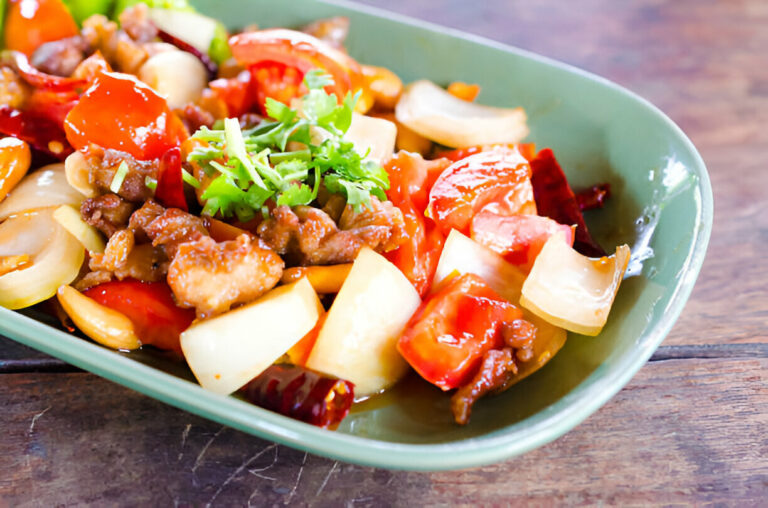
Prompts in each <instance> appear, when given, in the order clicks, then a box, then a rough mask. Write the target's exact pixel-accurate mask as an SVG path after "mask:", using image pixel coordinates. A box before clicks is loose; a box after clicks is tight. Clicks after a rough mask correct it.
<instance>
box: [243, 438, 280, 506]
mask: <svg viewBox="0 0 768 508" xmlns="http://www.w3.org/2000/svg"><path fill="white" fill-rule="evenodd" d="M278 450H280V447H279V446H275V456H274V457H272V462H271V463H270V464H269V465H267V466H264V467H262V468H259V469H249V470H248V472H249V473H251V474H252V475H253V476H257V477H259V478H262V479H264V480H269V481H272V482H273V481H275V480H276V478H273V477H271V476H265V475H263V474H260V473H263V472H264V471H267V470H268V469H272V467H274V465H275V464H277V453H278ZM257 490H258V489H257ZM251 497H253V495H251Z"/></svg>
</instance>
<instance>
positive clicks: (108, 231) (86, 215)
mask: <svg viewBox="0 0 768 508" xmlns="http://www.w3.org/2000/svg"><path fill="white" fill-rule="evenodd" d="M135 208H136V207H135V205H133V204H132V203H129V202H128V201H126V200H124V199H123V198H121V197H120V196H118V195H117V194H112V193H109V194H102V195H101V196H97V197H95V198H88V199H86V200H85V201H83V204H82V205H81V206H80V215H82V217H83V220H84V221H85V222H87V223H88V224H90V225H91V226H93V227H95V228H96V229H98V230H99V231H101V232H102V233H104V234H105V235H106V236H107V237H108V238H109V237H111V236H112V235H113V234H115V232H117V231H118V230H120V229H124V228H125V227H127V226H128V220H129V219H130V218H131V214H132V213H133V210H134V209H135Z"/></svg>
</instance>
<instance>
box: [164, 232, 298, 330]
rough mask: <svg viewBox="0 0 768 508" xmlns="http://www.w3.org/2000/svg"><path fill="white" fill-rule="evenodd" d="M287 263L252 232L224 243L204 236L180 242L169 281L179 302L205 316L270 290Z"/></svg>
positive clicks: (170, 269) (253, 298) (170, 268)
mask: <svg viewBox="0 0 768 508" xmlns="http://www.w3.org/2000/svg"><path fill="white" fill-rule="evenodd" d="M283 266H284V264H283V260H282V259H281V258H280V256H278V255H277V254H275V253H274V252H273V251H271V250H269V249H267V248H265V247H264V246H263V244H261V242H260V241H259V240H258V239H254V238H252V237H250V236H248V235H240V236H239V237H237V239H235V240H231V241H227V242H220V243H216V241H215V240H213V239H212V238H211V237H208V236H204V237H201V238H199V239H197V240H196V241H193V242H187V243H182V244H181V245H179V246H178V249H177V251H176V255H175V256H174V258H173V261H171V265H170V267H169V269H168V284H169V285H170V286H171V289H172V290H173V294H174V295H175V296H176V303H177V304H178V305H179V306H181V307H194V308H195V310H196V311H197V315H198V317H201V318H202V317H208V316H212V315H214V314H219V313H222V312H226V311H227V310H229V309H230V308H231V307H232V306H233V305H236V304H238V303H246V302H250V301H252V300H255V299H256V298H258V297H259V296H261V295H262V294H264V293H266V292H267V291H269V290H270V289H272V288H273V287H274V286H275V285H276V284H277V283H278V282H279V280H280V276H281V275H282V273H283Z"/></svg>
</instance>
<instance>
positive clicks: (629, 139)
mask: <svg viewBox="0 0 768 508" xmlns="http://www.w3.org/2000/svg"><path fill="white" fill-rule="evenodd" d="M194 3H195V4H197V5H198V7H199V8H200V9H201V10H202V12H207V13H210V14H211V15H213V16H214V17H216V18H219V19H221V20H223V21H224V22H225V23H226V24H228V25H229V26H231V27H237V26H242V25H244V24H247V23H258V24H259V25H260V26H262V27H268V26H299V25H302V24H304V23H307V22H309V21H312V20H314V19H317V18H321V17H326V16H331V15H344V16H349V18H350V19H351V22H352V23H351V32H350V37H349V39H348V47H349V50H350V53H351V54H352V55H353V56H354V57H355V58H357V59H358V60H359V61H361V62H363V63H369V64H376V65H384V66H387V67H390V68H392V69H393V70H395V71H396V72H397V73H398V74H399V75H400V76H401V77H402V78H403V80H404V81H406V82H408V81H411V80H414V79H417V78H428V79H431V80H433V81H435V82H438V83H447V82H449V81H456V80H462V81H467V82H477V83H479V84H480V85H481V86H482V90H483V92H482V94H481V96H480V97H479V102H481V103H486V104H493V105H498V106H522V107H524V108H525V109H526V111H527V113H528V116H529V122H530V127H531V135H530V137H529V138H528V141H533V142H535V143H536V144H537V146H538V147H542V148H543V147H551V148H553V149H554V151H555V154H556V155H557V157H558V159H559V161H560V162H561V164H562V165H563V167H564V169H565V171H566V173H567V174H568V178H569V179H570V181H571V182H572V184H573V185H574V187H580V186H584V185H588V184H593V183H596V182H605V181H607V182H610V183H611V185H612V189H613V191H614V193H613V197H612V198H611V199H610V200H609V204H608V206H607V207H606V208H604V209H603V210H601V211H598V212H592V214H591V215H590V216H588V217H587V220H588V221H589V223H590V228H591V229H592V230H593V232H594V233H595V236H596V237H597V239H598V240H599V241H600V242H601V243H602V244H603V245H604V246H606V247H608V248H612V247H613V246H614V245H616V244H618V243H622V242H627V243H629V244H630V245H632V246H633V261H632V262H631V264H630V272H631V274H632V276H631V277H628V278H627V279H626V280H625V281H624V283H623V285H622V287H621V290H620V291H619V294H618V297H617V299H616V302H615V304H614V308H613V311H612V313H611V316H610V319H609V321H608V324H607V325H606V327H605V328H604V330H603V332H602V333H601V334H600V335H599V336H597V337H583V336H579V335H574V334H570V335H569V339H568V342H567V343H566V345H565V347H564V348H563V349H562V350H561V351H560V353H559V354H558V355H557V356H556V357H555V358H554V359H553V360H552V361H551V362H550V363H549V364H547V366H546V367H544V368H543V369H542V370H540V371H539V372H537V373H536V374H534V375H533V376H531V377H529V378H528V379H526V380H524V381H523V382H521V383H519V384H517V385H516V386H514V387H513V388H511V389H510V390H508V391H507V392H505V393H504V394H502V395H499V396H496V397H491V398H487V399H484V400H482V401H481V402H480V403H478V404H477V406H476V407H475V409H474V411H473V414H472V421H471V423H470V424H469V425H467V426H465V427H459V426H456V425H454V424H453V422H452V418H451V413H450V411H449V408H448V397H447V396H441V395H440V394H439V392H438V390H437V389H435V388H432V387H430V386H428V385H427V384H426V383H422V382H420V381H419V380H417V379H413V378H411V379H407V380H405V382H404V383H402V384H400V385H398V387H396V388H395V389H393V390H392V391H390V392H389V393H388V394H385V395H384V396H382V397H379V398H375V399H373V400H371V401H368V402H366V403H364V404H361V405H360V406H359V407H358V408H357V409H355V410H354V411H353V413H352V414H351V415H350V416H349V417H348V418H347V419H346V420H344V422H343V423H342V425H341V427H340V428H339V429H338V430H336V431H327V430H322V429H319V428H315V427H313V426H310V425H307V424H304V423H301V422H298V421H294V420H291V419H289V418H286V417H283V416H281V415H278V414H276V413H272V412H270V411H266V410H263V409H261V408H258V407H255V406H252V405H250V404H248V403H246V402H243V401H241V400H238V399H236V398H234V397H224V396H220V395H216V394H213V393H210V392H207V391H205V390H203V389H202V388H201V387H200V386H198V385H197V384H196V383H195V382H194V381H193V379H192V377H191V374H190V373H189V372H188V371H187V370H186V369H185V368H180V367H179V366H178V365H174V364H172V363H169V362H164V361H163V360H162V359H161V358H157V357H154V356H151V355H148V354H146V353H141V352H140V353H138V354H136V353H132V354H122V353H117V352H114V351H111V350H107V349H105V348H102V347H100V346H98V345H96V344H93V343H91V342H88V341H86V340H83V339H81V338H78V337H75V336H73V335H69V334H67V333H64V332H62V331H59V330H57V329H55V328H53V327H51V326H48V325H46V324H44V323H42V322H40V321H38V320H35V319H33V318H32V317H29V316H28V315H23V314H20V313H16V312H12V311H9V310H6V309H2V308H0V332H2V333H4V334H6V335H8V336H9V337H11V338H14V339H15V340H17V341H19V342H22V343H24V344H26V345H28V346H31V347H34V348H36V349H39V350H41V351H43V352H45V353H48V354H50V355H53V356H56V357H58V358H60V359H62V360H65V361H67V362H69V363H71V364H73V365H76V366H78V367H81V368H83V369H86V370H89V371H91V372H93V373H95V374H97V375H99V376H103V377H105V378H107V379H110V380H112V381H115V382H117V383H120V384H122V385H125V386H127V387H129V388H132V389H134V390H137V391H140V392H142V393H144V394H146V395H149V396H151V397H154V398H156V399H159V400H161V401H164V402H166V403H168V404H171V405H173V406H176V407H179V408H181V409H184V410H187V411H190V412H192V413H196V414H198V415H201V416H204V417H206V418H210V419H212V420H216V421H218V422H221V423H222V424H225V425H229V426H231V427H234V428H237V429H240V430H242V431H245V432H249V433H251V434H254V435H257V436H261V437H264V438H267V439H270V440H274V441H277V442H280V443H283V444H286V445H289V446H292V447H296V448H300V449H302V450H307V451H309V452H312V453H317V454H320V455H325V456H328V457H333V458H335V459H340V460H344V461H348V462H355V463H359V464H365V465H372V466H379V467H388V468H398V469H413V470H439V469H458V468H465V467H470V466H477V465H481V464H487V463H490V462H494V461H499V460H502V459H505V458H509V457H512V456H514V455H517V454H520V453H523V452H526V451H528V450H531V449H532V448H535V447H537V446H540V445H542V444H544V443H547V442H549V441H552V440H554V439H555V438H557V437H559V436H561V435H562V434H564V433H565V432H567V431H568V430H570V429H571V428H573V427H574V426H575V425H577V424H578V423H580V422H581V421H582V420H584V419H585V418H586V417H587V416H589V415H590V414H591V413H593V412H594V411H596V410H597V409H598V408H599V407H600V406H601V405H603V404H604V403H605V402H606V401H607V400H608V399H609V398H610V397H611V396H613V395H614V394H615V393H616V392H618V391H619V390H620V389H621V388H622V387H623V386H624V385H625V384H626V383H627V382H629V380H630V379H631V377H632V376H633V375H634V374H635V373H636V372H637V371H638V370H639V369H640V367H641V366H642V365H643V364H644V363H645V362H646V361H647V360H648V358H649V357H650V356H651V354H652V353H653V351H654V350H655V349H656V348H657V347H658V345H659V344H660V343H661V341H662V340H663V339H664V337H665V336H666V335H667V333H668V332H669V330H670V328H671V327H672V325H673V323H674V322H675V320H676V319H677V317H678V315H679V314H680V312H681V311H682V309H683V306H684V304H685V301H686V300H687V298H688V296H689V294H690V292H691V289H692V288H693V284H694V282H695V280H696V276H697V275H698V272H699V268H700V267H701V264H702V261H703V259H704V254H705V251H706V246H707V242H708V239H709V234H710V229H711V224H712V191H711V188H710V184H709V179H708V177H707V172H706V169H705V167H704V163H703V161H702V160H701V157H700V156H699V154H698V153H697V152H696V149H695V148H694V147H693V145H692V144H691V142H690V141H689V140H688V139H687V138H686V137H685V135H684V134H683V133H682V131H681V130H680V129H679V128H678V127H677V126H676V125H675V124H674V123H672V121H671V120H669V118H667V117H666V116H665V115H664V114H663V113H661V112H660V111H659V110H658V109H656V108H655V107H654V106H652V105H651V104H649V103H648V102H646V101H645V100H643V99H641V98H639V97H638V96H636V95H634V94H632V93H631V92H628V91H627V90H625V89H623V88H621V87H619V86H617V85H615V84H613V83H611V82H609V81H606V80H604V79H602V78H599V77H597V76H594V75H591V74H588V73H586V72H583V71H580V70H578V69H575V68H572V67H569V66H567V65H564V64H561V63H558V62H554V61H551V60H548V59H546V58H542V57H539V56H536V55H532V54H530V53H526V52H524V51H520V50H517V49H514V48H510V47H507V46H504V45H501V44H498V43H495V42H492V41H488V40H484V39H482V38H479V37H475V36H469V35H465V34H461V33H458V32H455V31H453V30H448V29H444V28H441V27H437V26H434V25H429V24H425V23H422V22H418V21H414V20H410V19H406V18H403V17H400V16H393V15H391V14H388V13H383V12H381V11H378V10H376V9H371V8H367V7H360V6H356V5H351V4H348V3H343V2H317V1H312V0H293V1H291V2H287V3H281V5H280V7H279V8H276V7H275V3H274V2H273V1H270V0H229V1H227V2H220V1H219V0H198V1H196V2H194ZM588 215H589V214H588ZM609 250H610V249H609ZM29 314H31V313H29ZM36 317H37V318H38V319H39V318H40V316H36Z"/></svg>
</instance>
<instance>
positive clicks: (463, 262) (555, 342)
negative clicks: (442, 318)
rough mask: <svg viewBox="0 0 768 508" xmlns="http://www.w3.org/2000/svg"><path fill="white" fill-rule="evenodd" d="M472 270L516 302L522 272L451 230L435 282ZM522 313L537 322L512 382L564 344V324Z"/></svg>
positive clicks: (532, 321)
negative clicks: (530, 350) (526, 354)
mask: <svg viewBox="0 0 768 508" xmlns="http://www.w3.org/2000/svg"><path fill="white" fill-rule="evenodd" d="M463 273H474V274H477V275H479V276H481V277H482V278H483V280H484V281H485V282H486V283H487V284H488V285H489V286H490V287H491V288H492V289H493V290H494V291H496V292H497V293H498V294H499V295H501V296H503V297H504V298H506V299H507V301H509V302H511V303H513V304H515V305H517V304H518V303H519V302H520V291H521V289H522V287H523V282H524V281H525V274H524V273H523V272H522V271H521V270H520V269H519V268H517V267H516V266H513V265H511V264H510V263H508V262H506V261H505V260H504V259H502V257H501V256H499V255H498V254H496V253H495V252H493V251H491V250H490V249H488V248H487V247H484V246H482V245H480V244H478V243H476V242H474V241H472V240H470V239H469V238H467V237H466V236H464V235H462V234H461V233H459V232H458V231H452V232H451V234H450V235H448V239H447V240H446V242H445V248H444V249H443V253H442V255H441V256H440V263H439V264H438V266H437V272H436V273H435V281H434V285H435V286H439V285H440V283H441V282H442V281H443V280H445V278H446V277H450V276H455V275H456V274H463ZM523 316H524V318H525V320H526V321H530V322H531V323H533V324H534V325H535V326H536V339H535V340H534V342H533V358H531V359H530V360H528V361H527V362H523V363H521V364H520V365H519V368H518V372H517V376H515V378H514V380H513V382H517V381H520V380H521V379H523V378H525V377H527V376H529V375H530V374H532V373H534V372H536V371H537V370H539V369H540V368H541V367H542V366H544V364H545V363H547V362H548V361H549V360H550V359H552V357H553V356H555V354H556V353H557V352H558V351H559V350H560V348H562V347H563V344H565V339H566V338H567V334H566V332H565V330H564V329H563V328H560V327H558V326H555V325H552V324H550V323H548V322H547V321H546V320H544V319H542V318H540V317H539V316H537V315H536V314H534V313H532V312H530V311H528V310H527V309H525V308H523Z"/></svg>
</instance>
